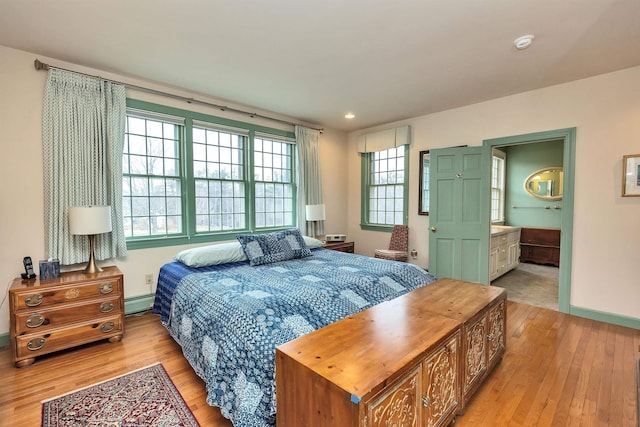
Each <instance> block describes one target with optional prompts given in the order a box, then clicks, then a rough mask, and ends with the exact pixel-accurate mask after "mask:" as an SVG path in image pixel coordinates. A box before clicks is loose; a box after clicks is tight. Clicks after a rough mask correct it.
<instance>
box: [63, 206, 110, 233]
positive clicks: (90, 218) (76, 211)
mask: <svg viewBox="0 0 640 427" xmlns="http://www.w3.org/2000/svg"><path fill="white" fill-rule="evenodd" d="M109 231H111V206H72V207H70V208H69V232H70V233H71V234H80V235H93V234H102V233H108V232H109Z"/></svg>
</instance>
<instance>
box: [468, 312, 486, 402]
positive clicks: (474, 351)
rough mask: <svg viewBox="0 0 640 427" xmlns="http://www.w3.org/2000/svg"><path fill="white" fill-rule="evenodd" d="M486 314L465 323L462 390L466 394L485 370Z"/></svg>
mask: <svg viewBox="0 0 640 427" xmlns="http://www.w3.org/2000/svg"><path fill="white" fill-rule="evenodd" d="M486 319H487V316H486V313H483V315H482V316H480V317H478V318H477V319H476V320H474V321H473V322H472V323H470V324H469V325H467V331H466V334H465V341H466V342H465V349H466V354H465V365H464V379H463V380H464V383H463V387H464V388H463V392H464V394H465V395H466V394H467V392H468V391H469V390H471V388H472V387H473V386H474V384H475V383H476V382H477V381H479V380H480V379H481V378H482V376H483V375H484V373H485V371H486V370H487V347H486V346H487V344H486V343H487V339H486V337H487V320H486Z"/></svg>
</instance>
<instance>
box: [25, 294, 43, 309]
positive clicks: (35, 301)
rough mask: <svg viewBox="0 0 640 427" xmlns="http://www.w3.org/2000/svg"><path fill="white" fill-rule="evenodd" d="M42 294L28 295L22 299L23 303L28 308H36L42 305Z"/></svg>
mask: <svg viewBox="0 0 640 427" xmlns="http://www.w3.org/2000/svg"><path fill="white" fill-rule="evenodd" d="M42 299H43V297H42V294H35V295H29V296H28V297H26V298H25V299H24V303H25V304H26V305H27V306H29V307H37V306H39V305H40V304H42Z"/></svg>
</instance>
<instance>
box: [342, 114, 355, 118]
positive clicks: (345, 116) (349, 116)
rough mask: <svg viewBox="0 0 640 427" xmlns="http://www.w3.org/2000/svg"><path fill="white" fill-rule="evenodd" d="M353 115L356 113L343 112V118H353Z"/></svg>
mask: <svg viewBox="0 0 640 427" xmlns="http://www.w3.org/2000/svg"><path fill="white" fill-rule="evenodd" d="M355 117H356V115H355V114H353V113H347V114H345V115H344V118H345V119H353V118H355Z"/></svg>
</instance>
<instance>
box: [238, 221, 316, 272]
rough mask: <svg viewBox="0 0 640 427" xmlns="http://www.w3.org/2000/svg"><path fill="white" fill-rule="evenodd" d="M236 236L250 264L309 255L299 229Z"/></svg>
mask: <svg viewBox="0 0 640 427" xmlns="http://www.w3.org/2000/svg"><path fill="white" fill-rule="evenodd" d="M236 238H237V239H238V241H239V242H240V245H242V250H243V251H244V253H245V254H246V255H247V257H248V258H249V263H250V264H251V265H262V264H269V263H272V262H279V261H286V260H289V259H296V258H304V257H308V256H310V255H311V251H310V250H309V248H308V247H307V244H306V243H305V242H304V239H303V238H302V235H301V234H300V231H299V230H298V229H295V228H293V229H291V230H283V231H276V232H273V233H268V234H239V235H237V236H236Z"/></svg>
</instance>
